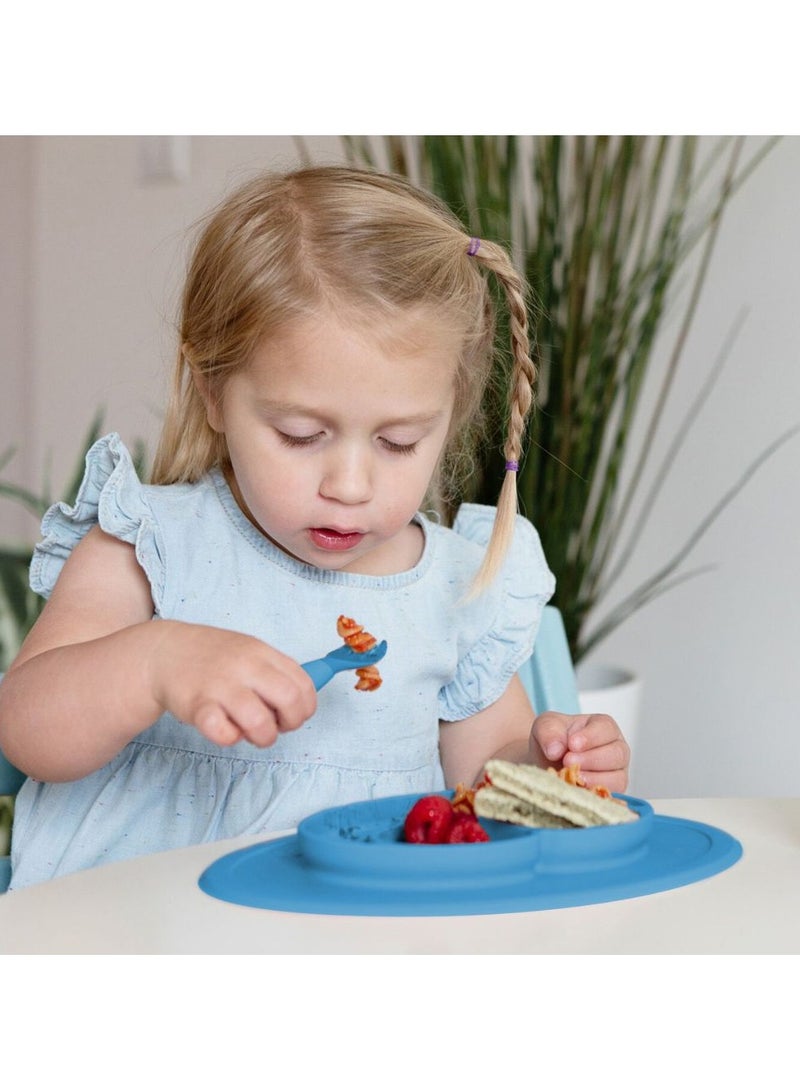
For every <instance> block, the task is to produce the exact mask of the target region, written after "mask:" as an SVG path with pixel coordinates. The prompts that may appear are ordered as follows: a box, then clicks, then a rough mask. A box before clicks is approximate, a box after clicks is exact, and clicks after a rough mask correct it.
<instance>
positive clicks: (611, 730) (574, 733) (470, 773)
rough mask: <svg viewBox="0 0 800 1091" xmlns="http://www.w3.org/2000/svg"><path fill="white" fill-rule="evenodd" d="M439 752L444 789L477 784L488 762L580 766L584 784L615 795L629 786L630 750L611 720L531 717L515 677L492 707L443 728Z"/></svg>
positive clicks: (561, 715)
mask: <svg viewBox="0 0 800 1091" xmlns="http://www.w3.org/2000/svg"><path fill="white" fill-rule="evenodd" d="M439 751H440V755H441V760H442V768H443V770H444V775H445V783H446V784H447V786H448V788H454V787H455V786H456V784H459V783H461V784H468V785H471V784H475V783H476V782H477V781H478V780H479V779H480V776H481V773H482V770H483V767H484V765H485V764H486V762H487V761H489V759H490V758H502V759H504V760H505V761H515V762H527V763H529V764H532V765H539V766H541V767H543V768H547V766H548V765H553V766H556V767H558V766H561V765H579V766H580V769H581V773H583V774H584V778H585V780H586V782H587V784H590V785H594V784H602V785H604V786H605V787H606V788H608V789H609V790H610V791H613V792H623V791H624V790H625V788H626V787H627V784H628V764H629V762H630V748H629V747H628V744H627V743H626V742H625V739H624V738H623V736H622V732H621V731H620V729H619V727H618V726H617V724H616V722H615V721H614V720H612V719H611V717H610V716H603V715H588V714H582V715H567V714H565V713H561V712H543V713H542V714H541V715H539V716H535V713H534V711H533V709H532V707H531V703H530V701H529V700H528V695H527V693H526V692H525V688H524V686H523V685H522V682H521V681H520V679H519V677H518V676H517V675H515V676H514V677H513V678H512V679H511V682H510V683H509V685H508V688H507V689H506V691H505V693H504V694H503V696H502V697H500V699H499V700H497V701H495V703H494V704H493V705H490V706H489V707H488V708H485V709H484V710H483V711H482V712H478V713H476V715H475V716H471V717H469V719H466V720H460V721H458V722H457V723H442V724H441V725H440V730H439Z"/></svg>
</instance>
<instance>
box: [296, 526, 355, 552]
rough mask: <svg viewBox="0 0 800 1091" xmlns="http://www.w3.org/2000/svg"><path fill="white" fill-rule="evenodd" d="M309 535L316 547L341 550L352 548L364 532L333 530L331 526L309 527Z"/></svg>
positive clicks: (335, 550) (334, 550)
mask: <svg viewBox="0 0 800 1091" xmlns="http://www.w3.org/2000/svg"><path fill="white" fill-rule="evenodd" d="M308 533H309V537H310V538H311V541H312V542H313V543H314V545H315V546H317V548H318V549H328V550H331V551H333V552H341V551H343V550H346V549H353V548H355V546H357V545H358V544H359V542H360V541H361V540H362V538H363V537H364V534H363V533H362V532H361V531H359V530H348V531H341V530H333V529H332V528H331V527H311V529H310V530H309V532H308Z"/></svg>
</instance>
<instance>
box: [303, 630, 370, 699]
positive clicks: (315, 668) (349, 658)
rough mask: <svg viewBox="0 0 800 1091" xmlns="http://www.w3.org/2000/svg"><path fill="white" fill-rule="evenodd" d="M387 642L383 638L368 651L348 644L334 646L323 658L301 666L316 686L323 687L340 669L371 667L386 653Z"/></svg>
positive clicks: (350, 669) (351, 669) (318, 688)
mask: <svg viewBox="0 0 800 1091" xmlns="http://www.w3.org/2000/svg"><path fill="white" fill-rule="evenodd" d="M386 648H387V644H386V641H385V640H382V641H381V642H380V644H376V645H375V647H374V648H370V650H369V651H368V652H355V651H353V649H352V648H350V647H348V646H347V644H344V645H342V647H341V648H334V649H333V651H332V652H328V654H327V655H326V656H325V657H324V658H323V659H312V660H311V662H310V663H301V664H300V666H301V667H302V668H303V670H304V671H305V672H306V674H309V675H310V676H311V681H312V682H313V683H314V688H315V689H317V690H320V689H322V687H323V686H324V685H327V683H328V682H330V680H331V678H333V676H334V675H335V674H338V673H339V672H340V671H354V670H355V669H356V667H371V666H373V664H375V663H377V662H379V661H380V660H381V659H383V657H384V656H385V655H386Z"/></svg>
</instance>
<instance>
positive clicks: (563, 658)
mask: <svg viewBox="0 0 800 1091" xmlns="http://www.w3.org/2000/svg"><path fill="white" fill-rule="evenodd" d="M519 674H520V678H521V679H522V684H523V685H524V686H525V690H526V692H527V694H528V697H529V698H530V701H531V704H532V705H533V708H534V711H535V712H536V713H539V712H569V713H576V712H580V701H579V700H578V683H577V682H576V680H575V668H574V666H573V663H572V656H571V655H570V650H569V644H568V642H567V634H566V630H565V629H564V621H563V619H562V617H561V612H560V610H558V608H557V607H555V606H545V608H544V610H543V612H542V621H541V624H540V626H539V632H538V633H537V636H536V645H535V647H534V649H533V655H532V656H531V658H530V659H529V660H528V661H527V662H526V663H523V665H522V667H521V668H520V672H519Z"/></svg>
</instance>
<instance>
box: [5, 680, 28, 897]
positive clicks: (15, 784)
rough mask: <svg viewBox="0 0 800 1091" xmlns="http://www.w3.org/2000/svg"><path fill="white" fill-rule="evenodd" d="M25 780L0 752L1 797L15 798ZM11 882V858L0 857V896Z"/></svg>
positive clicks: (22, 774)
mask: <svg viewBox="0 0 800 1091" xmlns="http://www.w3.org/2000/svg"><path fill="white" fill-rule="evenodd" d="M2 680H3V676H2V674H0V682H2ZM24 780H25V774H24V773H21V772H20V771H19V769H17V768H16V766H14V765H12V764H11V762H10V761H9V760H8V758H7V757H6V756H5V754H4V753H3V751H2V750H0V796H11V797H12V798H13V797H14V796H15V795H16V794H17V792H18V791H19V790H20V788H21V787H22V783H23V781H24ZM10 882H11V857H10V856H0V894H4V893H5V891H6V890H8V884H9V883H10Z"/></svg>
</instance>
